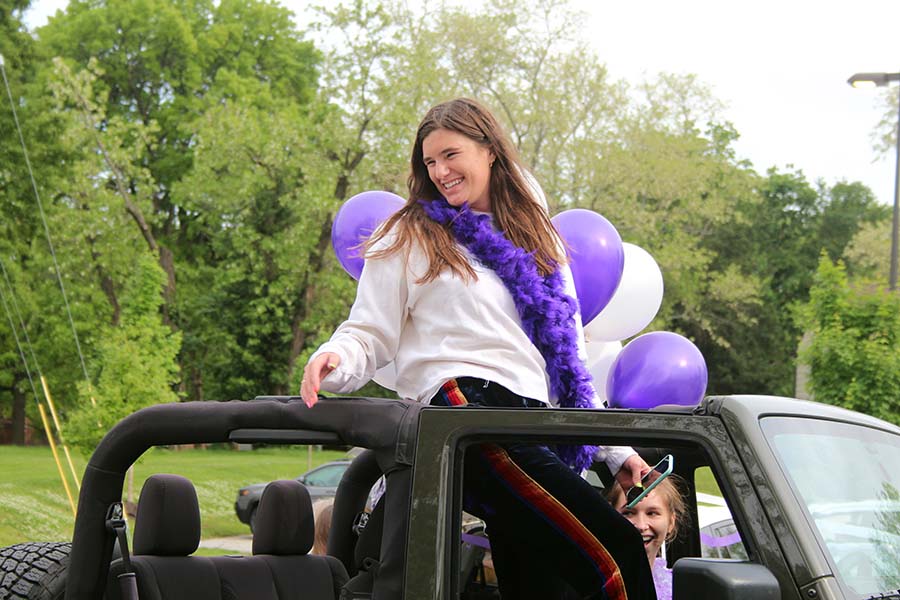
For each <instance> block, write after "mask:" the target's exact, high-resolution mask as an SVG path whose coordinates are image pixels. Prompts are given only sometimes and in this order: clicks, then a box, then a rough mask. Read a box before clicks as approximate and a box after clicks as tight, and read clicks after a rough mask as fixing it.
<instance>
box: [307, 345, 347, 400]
mask: <svg viewBox="0 0 900 600" xmlns="http://www.w3.org/2000/svg"><path fill="white" fill-rule="evenodd" d="M339 364H341V357H340V356H338V355H337V354H335V353H334V352H323V353H322V354H320V355H318V356H317V357H315V358H314V359H312V360H311V361H309V362H308V363H307V364H306V368H305V369H303V379H302V380H300V396H301V397H302V398H303V401H304V402H305V403H306V405H307V406H309V407H310V408H311V407H312V406H313V405H314V404H315V403H316V402H318V401H319V388H320V387H321V385H322V380H323V379H324V378H325V377H327V376H328V374H329V373H331V372H332V371H334V370H335V369H337V366H338V365H339Z"/></svg>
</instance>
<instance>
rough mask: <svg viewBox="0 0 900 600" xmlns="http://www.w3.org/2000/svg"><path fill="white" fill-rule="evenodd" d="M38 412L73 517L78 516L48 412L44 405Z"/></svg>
mask: <svg viewBox="0 0 900 600" xmlns="http://www.w3.org/2000/svg"><path fill="white" fill-rule="evenodd" d="M38 410H40V411H41V421H43V422H44V431H46V432H47V441H49V442H50V449H51V450H52V451H53V458H54V460H56V468H57V469H59V478H60V479H62V483H63V487H64V488H65V489H66V496H68V497H69V506H71V507H72V516H76V514H77V513H76V510H75V501H74V500H73V499H72V491H71V490H70V489H69V482H68V481H67V480H66V474H65V472H64V471H63V468H62V464H61V463H60V462H59V453H58V452H57V451H56V442H55V441H54V440H53V432H52V431H50V423H49V422H48V421H47V411H45V410H44V405H43V404H38Z"/></svg>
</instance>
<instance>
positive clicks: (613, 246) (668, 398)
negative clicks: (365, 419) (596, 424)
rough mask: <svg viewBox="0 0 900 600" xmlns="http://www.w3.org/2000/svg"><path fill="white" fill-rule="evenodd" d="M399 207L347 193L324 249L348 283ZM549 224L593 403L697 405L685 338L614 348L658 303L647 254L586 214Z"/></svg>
mask: <svg viewBox="0 0 900 600" xmlns="http://www.w3.org/2000/svg"><path fill="white" fill-rule="evenodd" d="M404 204H405V202H404V200H403V199H402V198H401V197H400V196H397V195H396V194H391V193H389V192H380V191H370V192H363V193H361V194H357V195H355V196H353V197H352V198H350V199H349V200H347V202H345V203H344V204H343V206H341V208H340V209H339V210H338V213H337V215H336V216H335V219H334V223H333V224H332V227H331V244H332V246H333V247H334V251H335V253H336V254H337V257H338V261H339V262H340V264H341V266H342V267H343V268H344V270H345V271H347V273H349V274H350V275H351V276H352V277H353V278H354V279H359V276H360V273H361V272H362V268H363V263H364V259H363V252H362V245H363V244H364V243H365V241H366V240H367V239H368V238H369V236H371V235H372V233H373V232H374V231H375V230H376V229H377V228H378V227H379V226H380V225H381V224H382V223H384V222H385V221H386V220H387V219H388V218H389V217H390V216H391V215H392V214H394V213H395V212H396V211H398V210H399V209H400V208H401V207H402V206H403V205H404ZM551 221H552V222H553V225H554V227H556V230H557V231H558V232H559V234H560V236H562V238H563V240H565V242H566V252H567V254H568V258H569V266H570V268H571V270H572V277H573V280H574V283H575V292H576V295H577V296H578V304H579V307H580V309H581V317H582V322H583V323H584V334H585V341H586V345H585V347H586V350H587V366H588V370H589V371H590V373H591V375H592V377H593V378H594V387H595V388H596V389H597V393H598V394H599V395H600V396H601V398H603V399H605V400H606V401H607V403H608V405H609V406H611V407H614V408H641V409H646V408H652V407H654V406H657V405H660V404H680V405H684V406H693V405H695V404H697V403H698V402H700V400H701V399H702V398H703V394H704V393H705V391H706V383H707V369H706V362H705V361H704V360H703V355H702V354H700V351H699V350H698V349H697V347H696V346H695V345H694V344H693V343H691V341H690V340H688V339H687V338H685V337H683V336H680V335H678V334H676V333H672V332H667V331H656V332H652V333H646V334H644V335H641V336H639V337H637V338H635V339H633V340H632V341H631V342H629V343H628V344H627V345H626V346H624V347H623V346H622V340H624V339H626V338H630V337H632V336H635V335H637V334H638V333H640V332H641V331H643V329H644V328H645V327H647V326H648V325H649V324H650V322H651V321H653V318H654V317H655V316H656V313H657V312H658V311H659V307H660V306H661V305H662V298H663V278H662V272H661V271H660V269H659V265H657V264H656V261H655V260H654V259H653V257H652V256H651V255H650V254H649V253H648V252H647V251H646V250H644V249H643V248H640V247H638V246H635V245H634V244H629V243H627V242H622V238H621V237H620V236H619V233H618V231H616V228H615V227H613V225H612V224H611V223H610V222H609V221H608V220H606V219H605V218H604V217H602V216H601V215H599V214H597V213H595V212H593V211H590V210H584V209H580V208H577V209H573V210H567V211H565V212H562V213H560V214H558V215H556V216H555V217H553V219H551ZM382 371H384V370H382ZM378 376H380V378H381V379H382V381H379V383H382V385H386V384H388V385H387V387H392V386H391V385H389V382H390V379H392V378H394V377H395V375H391V374H390V373H387V372H384V373H382V372H381V371H379V373H378V374H377V376H376V379H378Z"/></svg>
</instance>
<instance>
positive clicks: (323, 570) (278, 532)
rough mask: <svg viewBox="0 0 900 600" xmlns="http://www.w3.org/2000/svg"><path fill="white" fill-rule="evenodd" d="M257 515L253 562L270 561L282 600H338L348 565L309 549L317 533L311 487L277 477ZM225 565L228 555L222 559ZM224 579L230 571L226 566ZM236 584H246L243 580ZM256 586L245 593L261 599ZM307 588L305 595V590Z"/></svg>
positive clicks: (260, 504) (261, 500)
mask: <svg viewBox="0 0 900 600" xmlns="http://www.w3.org/2000/svg"><path fill="white" fill-rule="evenodd" d="M257 510H258V512H257V515H256V531H255V533H254V534H253V557H252V558H250V559H249V562H253V563H259V564H262V565H265V566H266V567H267V569H268V571H269V573H270V576H271V578H272V580H273V581H274V586H275V590H276V593H277V597H278V598H280V599H281V600H286V599H288V598H297V597H301V596H302V597H303V598H304V600H307V599H308V600H337V598H339V597H340V590H341V588H342V587H343V586H344V584H345V583H347V579H348V577H347V571H346V569H345V568H344V565H343V564H342V563H341V561H339V560H338V559H336V558H334V557H333V556H319V555H314V554H309V551H310V549H312V545H313V538H314V535H315V522H314V517H313V509H312V501H311V500H310V498H309V492H308V491H307V489H306V488H305V487H304V486H303V484H301V483H300V482H298V481H296V480H294V479H286V480H280V481H273V482H271V483H269V484H268V485H267V486H266V489H265V490H264V491H263V494H262V498H261V499H260V501H259V508H258V509H257ZM217 561H218V562H219V563H222V564H224V563H225V562H226V561H225V559H217ZM222 578H223V582H226V581H228V582H230V580H231V579H232V577H231V574H230V572H228V571H227V570H224V571H222ZM235 585H239V586H244V585H245V583H244V582H242V581H241V580H239V581H237V582H235ZM251 591H252V590H247V592H248V594H241V595H240V597H246V598H254V599H255V598H259V597H260V596H258V595H254V594H252V593H249V592H251ZM301 591H302V594H301V593H300V592H301Z"/></svg>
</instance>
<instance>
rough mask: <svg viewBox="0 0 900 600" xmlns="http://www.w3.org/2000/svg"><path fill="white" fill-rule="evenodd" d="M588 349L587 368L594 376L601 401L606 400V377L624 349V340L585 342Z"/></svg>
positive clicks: (595, 386) (595, 387)
mask: <svg viewBox="0 0 900 600" xmlns="http://www.w3.org/2000/svg"><path fill="white" fill-rule="evenodd" d="M584 348H585V350H586V351H587V368H588V371H589V372H590V374H591V377H593V378H594V389H596V390H597V397H599V398H600V401H601V402H605V401H606V399H607V398H606V379H607V377H608V376H609V371H610V369H612V365H613V363H614V362H615V361H616V357H617V356H619V352H621V351H622V342H593V341H590V340H587V341H586V342H585V344H584Z"/></svg>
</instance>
